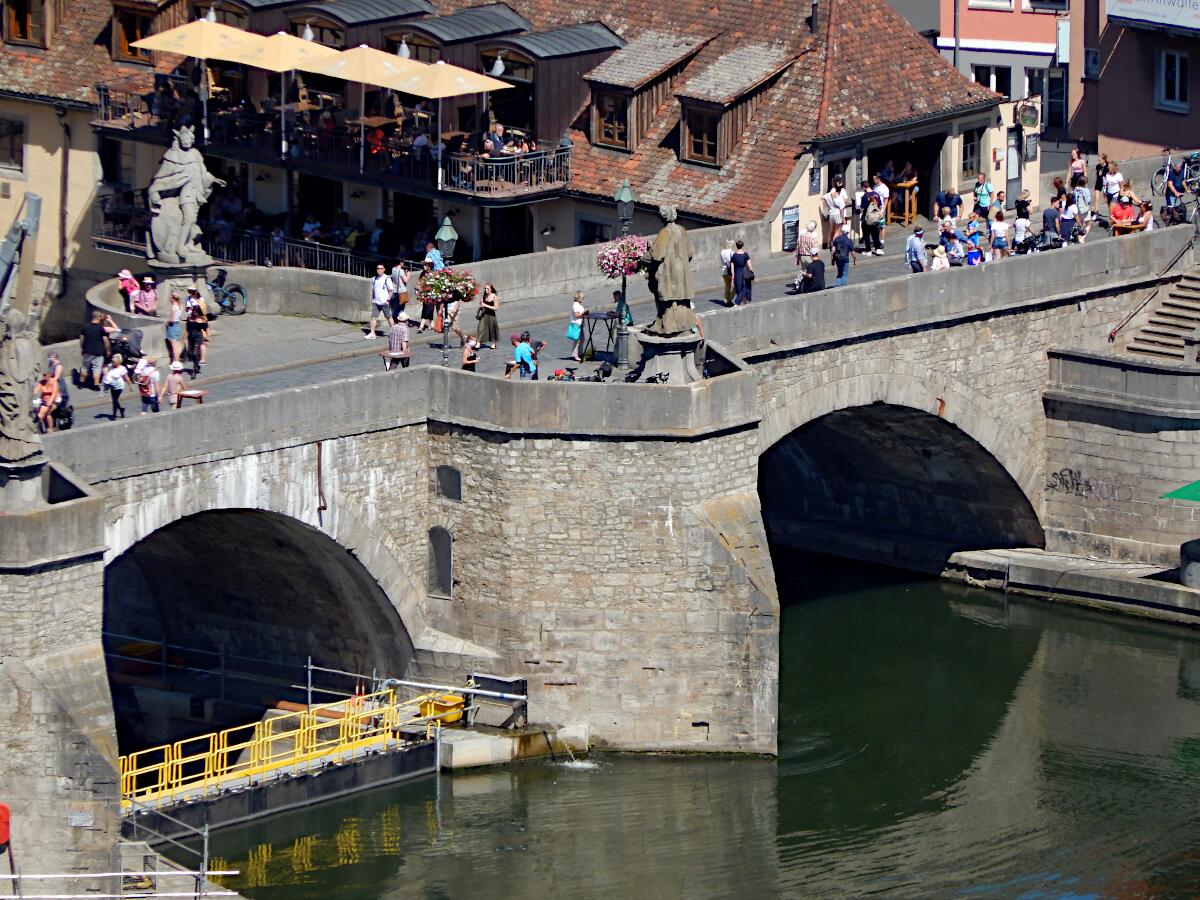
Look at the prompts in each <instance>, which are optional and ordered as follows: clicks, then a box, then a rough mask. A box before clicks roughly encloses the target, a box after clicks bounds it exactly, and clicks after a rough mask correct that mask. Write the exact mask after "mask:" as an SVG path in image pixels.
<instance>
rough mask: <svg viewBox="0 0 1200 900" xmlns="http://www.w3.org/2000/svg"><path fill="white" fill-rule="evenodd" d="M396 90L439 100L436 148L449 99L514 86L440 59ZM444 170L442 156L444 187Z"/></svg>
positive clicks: (415, 71)
mask: <svg viewBox="0 0 1200 900" xmlns="http://www.w3.org/2000/svg"><path fill="white" fill-rule="evenodd" d="M394 87H396V88H397V89H398V90H401V91H403V92H404V93H406V94H412V95H414V96H416V97H426V98H428V99H430V100H437V101H438V109H437V113H438V117H437V140H436V141H434V145H435V146H440V145H441V141H442V103H441V101H442V100H443V98H445V97H460V96H462V95H463V94H483V93H487V92H488V91H502V90H504V89H505V88H510V87H512V85H511V84H509V83H508V82H506V81H501V80H500V79H498V78H492V77H491V76H490V75H483V74H481V73H479V72H472V71H471V70H470V69H464V68H463V67H462V66H455V65H452V64H450V63H448V62H446V61H445V60H441V59H439V60H438V61H437V62H436V63H434V64H433V65H422V66H421V68H420V69H416V70H414V71H413V72H412V74H411V75H407V76H405V77H404V78H403V79H401V80H400V81H399V82H397V83H396V84H395V85H394ZM441 178H442V167H441V157H440V155H439V157H438V185H439V187H440V186H441Z"/></svg>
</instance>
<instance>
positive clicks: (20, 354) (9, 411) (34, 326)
mask: <svg viewBox="0 0 1200 900" xmlns="http://www.w3.org/2000/svg"><path fill="white" fill-rule="evenodd" d="M39 350H40V348H39V346H38V322H37V319H36V317H35V316H33V315H31V314H30V313H29V312H28V311H26V310H23V309H21V308H20V306H19V305H17V304H16V303H14V302H13V300H12V299H11V295H9V296H7V297H5V298H4V299H2V300H0V464H10V463H22V464H23V463H28V462H30V461H31V460H33V459H35V458H36V457H37V456H38V455H39V454H40V453H41V452H42V438H41V436H40V435H39V434H38V432H37V429H36V428H35V427H34V423H33V417H32V416H31V415H30V401H31V400H32V399H33V384H34V373H35V371H36V369H37V361H38V356H39Z"/></svg>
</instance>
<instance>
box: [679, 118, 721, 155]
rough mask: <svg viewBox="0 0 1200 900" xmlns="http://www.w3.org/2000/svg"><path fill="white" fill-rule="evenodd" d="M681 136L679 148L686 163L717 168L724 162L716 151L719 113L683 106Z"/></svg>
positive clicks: (719, 121) (719, 120) (719, 122)
mask: <svg viewBox="0 0 1200 900" xmlns="http://www.w3.org/2000/svg"><path fill="white" fill-rule="evenodd" d="M682 121H683V134H682V135H681V138H682V139H681V141H680V148H681V149H682V151H683V158H684V159H686V160H687V161H688V162H696V163H704V164H706V165H710V166H719V165H721V163H722V162H724V160H722V159H721V158H720V155H719V152H718V150H717V135H718V133H719V131H720V126H721V111H720V110H718V109H704V108H702V107H696V106H690V105H685V106H684V108H683V117H682Z"/></svg>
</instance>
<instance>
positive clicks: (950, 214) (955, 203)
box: [933, 187, 962, 222]
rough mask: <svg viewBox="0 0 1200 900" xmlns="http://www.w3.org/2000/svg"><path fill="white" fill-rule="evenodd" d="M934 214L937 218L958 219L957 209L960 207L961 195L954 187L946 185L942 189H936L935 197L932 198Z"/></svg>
mask: <svg viewBox="0 0 1200 900" xmlns="http://www.w3.org/2000/svg"><path fill="white" fill-rule="evenodd" d="M933 205H934V216H935V217H936V218H939V219H953V220H954V221H955V222H957V221H958V213H959V210H961V209H962V195H960V194H959V193H958V191H956V190H955V189H954V188H952V187H948V188H946V189H945V190H944V191H938V194H937V196H936V197H934V198H933Z"/></svg>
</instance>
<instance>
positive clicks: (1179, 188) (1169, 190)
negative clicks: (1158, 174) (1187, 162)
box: [1163, 162, 1187, 206]
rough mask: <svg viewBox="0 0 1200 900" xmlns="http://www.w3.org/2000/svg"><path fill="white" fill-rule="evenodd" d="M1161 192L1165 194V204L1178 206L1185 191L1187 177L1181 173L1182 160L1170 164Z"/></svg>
mask: <svg viewBox="0 0 1200 900" xmlns="http://www.w3.org/2000/svg"><path fill="white" fill-rule="evenodd" d="M1163 193H1164V194H1166V196H1167V206H1178V205H1179V204H1180V203H1182V202H1183V195H1184V194H1186V193H1187V178H1186V176H1185V175H1184V174H1183V163H1182V162H1176V163H1173V164H1172V165H1171V171H1170V172H1168V173H1167V183H1166V185H1165V188H1164V190H1163Z"/></svg>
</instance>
